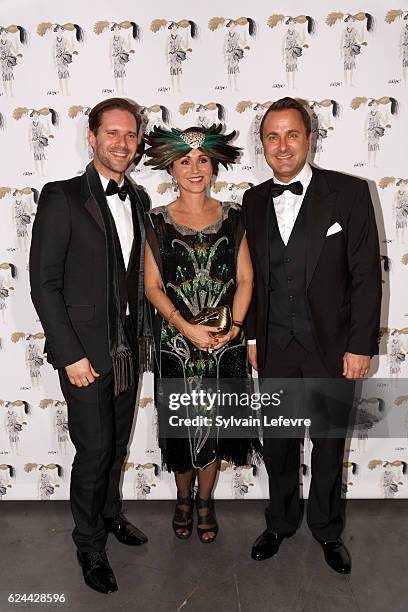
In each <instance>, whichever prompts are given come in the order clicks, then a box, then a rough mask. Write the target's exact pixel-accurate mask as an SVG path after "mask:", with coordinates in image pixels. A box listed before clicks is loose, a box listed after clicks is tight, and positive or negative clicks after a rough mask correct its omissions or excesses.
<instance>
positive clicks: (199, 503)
mask: <svg viewBox="0 0 408 612" xmlns="http://www.w3.org/2000/svg"><path fill="white" fill-rule="evenodd" d="M196 508H197V534H198V537H199V538H200V540H201V542H202V543H203V544H210V543H211V542H214V540H215V538H216V537H217V533H218V523H217V519H216V518H215V512H214V500H213V499H212V498H211V497H209V498H208V499H201V497H199V496H198V495H197V498H196ZM202 508H208V514H205V515H204V516H202V515H201V514H200V513H199V510H201V509H202ZM199 525H207V527H200V526H199ZM206 533H213V534H214V535H213V537H212V538H204V537H203V536H204V535H205V534H206Z"/></svg>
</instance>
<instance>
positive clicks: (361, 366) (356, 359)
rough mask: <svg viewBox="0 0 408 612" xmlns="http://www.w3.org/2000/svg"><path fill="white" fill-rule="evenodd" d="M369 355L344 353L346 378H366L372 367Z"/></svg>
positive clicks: (344, 373) (344, 374)
mask: <svg viewBox="0 0 408 612" xmlns="http://www.w3.org/2000/svg"><path fill="white" fill-rule="evenodd" d="M370 359H371V358H370V357H369V355H355V354H354V353H344V356H343V376H344V377H345V378H349V379H352V378H364V377H365V376H367V374H368V370H369V369H370Z"/></svg>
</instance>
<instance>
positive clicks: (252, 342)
mask: <svg viewBox="0 0 408 612" xmlns="http://www.w3.org/2000/svg"><path fill="white" fill-rule="evenodd" d="M247 344H256V340H247Z"/></svg>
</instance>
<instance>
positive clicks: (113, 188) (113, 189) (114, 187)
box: [105, 179, 129, 202]
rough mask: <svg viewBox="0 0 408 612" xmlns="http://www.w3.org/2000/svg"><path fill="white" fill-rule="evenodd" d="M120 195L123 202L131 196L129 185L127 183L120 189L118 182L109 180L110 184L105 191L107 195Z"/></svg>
mask: <svg viewBox="0 0 408 612" xmlns="http://www.w3.org/2000/svg"><path fill="white" fill-rule="evenodd" d="M115 193H117V194H118V196H119V197H120V199H121V200H122V202H124V201H125V200H126V196H127V195H128V194H129V185H128V184H127V183H126V182H125V183H123V185H122V187H119V185H118V184H117V182H116V181H114V180H113V179H109V183H108V185H107V187H106V189H105V195H107V196H111V195H115Z"/></svg>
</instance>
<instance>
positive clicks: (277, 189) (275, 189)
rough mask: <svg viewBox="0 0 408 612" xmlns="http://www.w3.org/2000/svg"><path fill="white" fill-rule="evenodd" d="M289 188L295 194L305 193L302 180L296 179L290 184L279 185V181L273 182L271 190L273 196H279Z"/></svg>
mask: <svg viewBox="0 0 408 612" xmlns="http://www.w3.org/2000/svg"><path fill="white" fill-rule="evenodd" d="M286 189H288V190H289V191H291V192H292V193H294V194H295V195H302V193H303V185H302V183H301V182H300V181H296V182H295V183H289V184H288V185H286V184H285V185H280V184H279V185H278V184H277V183H272V187H271V191H272V197H273V198H278V197H279V196H280V195H282V193H283V192H284V191H286Z"/></svg>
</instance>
